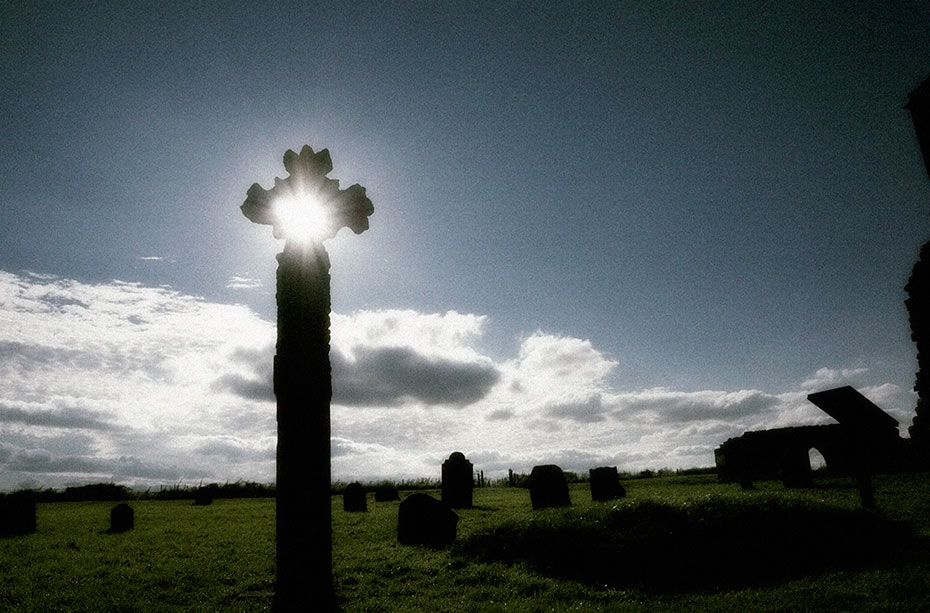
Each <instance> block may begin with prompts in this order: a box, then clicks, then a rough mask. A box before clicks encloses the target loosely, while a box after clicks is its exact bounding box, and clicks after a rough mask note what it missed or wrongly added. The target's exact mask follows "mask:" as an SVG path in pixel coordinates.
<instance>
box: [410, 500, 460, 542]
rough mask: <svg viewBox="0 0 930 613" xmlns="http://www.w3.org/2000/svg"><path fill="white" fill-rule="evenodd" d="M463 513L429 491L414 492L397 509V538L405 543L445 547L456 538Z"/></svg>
mask: <svg viewBox="0 0 930 613" xmlns="http://www.w3.org/2000/svg"><path fill="white" fill-rule="evenodd" d="M458 522H459V516H458V515H457V514H456V513H455V511H453V510H452V509H451V508H450V507H449V505H447V504H446V503H444V502H442V501H441V500H436V499H435V498H433V497H432V496H429V495H427V494H411V495H410V496H408V497H407V498H405V499H404V500H403V502H401V503H400V507H399V508H398V510H397V540H398V541H400V542H401V543H403V544H405V545H427V546H429V547H445V546H447V545H451V544H452V541H454V540H455V532H456V527H457V525H458Z"/></svg>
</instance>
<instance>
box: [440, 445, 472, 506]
mask: <svg viewBox="0 0 930 613" xmlns="http://www.w3.org/2000/svg"><path fill="white" fill-rule="evenodd" d="M473 475H474V468H473V466H472V463H471V462H469V461H468V460H467V459H465V456H464V455H463V454H462V453H461V452H459V451H456V452H454V453H453V454H452V455H450V456H449V459H448V460H446V461H445V462H443V463H442V501H443V502H444V503H446V504H447V505H449V506H450V507H452V508H453V509H470V508H471V506H472V486H473V485H474V476H473Z"/></svg>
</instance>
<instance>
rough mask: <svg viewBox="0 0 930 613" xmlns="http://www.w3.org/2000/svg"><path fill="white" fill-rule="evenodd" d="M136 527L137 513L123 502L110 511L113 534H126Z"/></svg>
mask: <svg viewBox="0 0 930 613" xmlns="http://www.w3.org/2000/svg"><path fill="white" fill-rule="evenodd" d="M134 527H135V512H134V511H133V510H132V507H131V506H129V505H128V504H126V503H125V502H121V503H119V504H118V505H116V506H115V507H113V508H112V509H110V530H109V532H111V533H116V532H126V531H127V530H132V529H133V528H134Z"/></svg>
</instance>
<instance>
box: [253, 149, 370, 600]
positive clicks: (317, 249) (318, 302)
mask: <svg viewBox="0 0 930 613" xmlns="http://www.w3.org/2000/svg"><path fill="white" fill-rule="evenodd" d="M284 168H285V170H287V171H288V173H289V176H288V177H287V178H286V179H280V178H278V177H275V180H274V187H273V188H271V189H270V190H266V189H263V188H262V187H261V186H260V185H259V184H258V183H255V184H253V185H252V187H250V188H249V190H248V192H247V194H246V195H247V197H246V199H245V202H244V203H243V204H242V207H241V208H242V213H243V214H244V215H245V216H246V217H247V218H249V220H250V221H253V222H255V223H259V224H268V225H271V226H272V230H273V233H274V236H275V238H284V239H285V244H284V251H283V252H282V253H279V254H278V256H277V258H278V278H277V303H278V342H277V346H276V355H275V358H274V392H275V396H276V398H277V403H278V406H277V419H278V450H277V468H276V473H277V475H276V502H275V507H276V534H277V536H276V543H277V554H276V556H277V559H276V579H275V597H274V609H275V610H277V611H291V610H301V611H303V610H319V611H327V610H335V609H337V605H336V598H335V593H334V591H333V577H332V564H333V559H332V528H331V523H332V511H331V506H330V504H331V503H330V476H331V473H330V416H329V405H330V400H331V399H332V379H331V370H330V362H329V341H330V334H329V324H330V320H329V316H330V293H329V281H330V277H329V256H328V255H327V253H326V249H325V248H324V247H323V241H324V240H326V239H328V238H332V237H333V236H335V235H336V233H337V232H338V231H339V230H340V229H341V228H342V227H348V228H350V229H351V230H352V231H353V232H355V233H356V234H360V233H362V232H364V231H365V230H367V229H368V216H369V215H371V214H372V213H373V212H374V207H373V206H372V203H371V200H369V199H368V197H367V196H366V195H365V188H364V187H362V186H360V185H358V184H356V185H352V186H351V187H349V188H347V189H344V190H340V189H339V181H337V180H335V179H330V178H328V177H327V176H326V175H327V174H328V173H329V172H330V171H332V169H333V162H332V160H331V159H330V156H329V151H328V150H327V149H323V150H322V151H320V152H318V153H314V152H313V149H311V148H310V147H309V146H306V145H305V146H304V147H303V149H301V150H300V153H299V154H298V153H294V152H293V151H291V150H288V151H287V152H286V153H285V154H284Z"/></svg>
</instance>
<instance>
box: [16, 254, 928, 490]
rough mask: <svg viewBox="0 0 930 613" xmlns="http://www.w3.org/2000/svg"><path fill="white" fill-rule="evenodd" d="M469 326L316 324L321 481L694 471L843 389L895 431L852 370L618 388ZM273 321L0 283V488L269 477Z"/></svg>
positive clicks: (891, 401) (168, 300)
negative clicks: (454, 471) (748, 382)
mask: <svg viewBox="0 0 930 613" xmlns="http://www.w3.org/2000/svg"><path fill="white" fill-rule="evenodd" d="M485 322H486V318H485V317H484V316H479V315H472V314H463V313H458V312H455V311H450V312H447V313H444V314H425V313H418V312H415V311H410V310H378V311H358V312H355V313H350V314H338V313H336V314H333V316H332V344H333V346H332V352H331V353H332V363H333V373H334V374H333V376H334V403H333V408H332V429H333V436H334V439H333V444H332V445H333V446H332V449H333V475H334V477H335V478H340V479H366V478H389V477H400V478H411V477H420V476H427V477H438V476H439V471H440V466H441V463H442V461H443V460H444V459H445V458H447V457H448V455H449V454H450V453H451V452H452V451H456V450H458V451H462V452H464V453H466V455H467V456H468V457H469V458H470V459H471V460H472V461H473V462H474V463H475V467H476V469H479V470H484V471H485V472H486V474H488V475H489V476H493V475H494V474H495V472H497V473H499V474H505V473H506V470H507V469H508V468H513V469H514V470H517V471H521V472H525V471H528V470H529V469H531V468H532V466H533V465H534V464H541V463H556V464H560V465H561V466H562V467H563V468H564V469H566V470H576V471H584V470H587V469H588V468H591V467H593V466H598V465H608V466H618V467H620V468H621V470H640V469H643V468H660V467H665V466H669V467H676V466H679V467H685V466H694V465H711V464H712V463H713V448H714V447H716V446H717V445H719V444H720V443H721V442H723V441H724V440H726V439H727V438H729V437H731V436H738V435H739V434H741V433H742V432H743V431H745V430H749V429H763V428H770V427H779V426H787V425H800V424H807V423H824V422H828V421H830V418H829V417H827V416H826V415H825V414H824V413H822V412H821V411H819V410H818V409H817V408H816V407H814V406H813V405H812V404H811V403H809V402H808V401H807V400H806V396H807V394H808V393H810V392H811V391H817V390H820V389H826V388H828V387H833V386H836V385H842V384H847V383H854V384H855V385H856V386H857V389H860V391H862V392H863V394H865V395H866V396H867V397H869V398H871V399H872V400H873V402H875V403H876V404H878V405H879V406H880V407H882V408H885V409H887V410H888V412H889V413H890V414H892V415H893V416H894V417H895V418H897V419H898V420H899V421H900V422H901V423H902V426H904V427H903V428H902V431H903V430H904V429H905V428H906V426H907V425H909V423H910V419H911V417H912V414H911V413H912V406H913V401H914V399H913V394H911V393H910V392H906V391H902V389H900V388H899V387H898V386H895V385H893V384H890V383H888V382H885V381H877V380H873V379H871V378H870V377H871V374H870V372H869V371H868V370H867V369H865V368H852V369H850V368H846V369H844V368H822V369H820V370H818V371H817V372H815V373H813V374H812V375H811V376H810V377H808V378H806V379H805V380H803V381H800V382H799V383H798V384H797V385H796V386H795V387H794V388H792V389H786V390H781V391H776V392H772V391H763V390H756V389H741V390H692V391H687V390H674V389H668V388H648V389H640V390H635V389H634V390H618V389H616V387H615V386H614V384H613V383H612V381H611V377H612V375H613V374H614V373H615V371H616V369H617V367H618V361H617V360H616V359H614V358H613V357H611V356H607V355H605V354H604V353H603V352H601V351H599V350H598V349H597V348H596V346H595V344H594V343H593V342H592V341H590V340H586V339H578V338H572V337H566V336H560V335H557V334H549V333H545V332H541V331H537V332H535V333H533V334H531V335H529V336H527V337H525V338H524V339H523V340H522V342H521V346H520V348H519V351H518V352H517V353H516V355H515V356H514V357H513V358H511V359H504V360H493V359H491V358H490V357H488V356H487V355H485V354H484V353H483V352H482V351H481V349H480V345H481V342H482V339H483V334H484V324H485ZM274 335H275V331H274V325H273V324H272V323H270V322H267V321H264V320H262V319H260V318H259V317H257V316H256V315H255V314H254V313H253V312H252V311H250V310H249V309H247V308H246V307H243V306H237V305H225V304H216V303H211V302H208V301H206V300H203V299H201V298H198V297H196V296H190V295H186V294H182V293H180V292H177V291H175V290H172V289H171V288H168V287H145V286H141V285H139V284H136V283H127V282H122V281H113V282H110V283H101V284H85V283H80V282H77V281H73V280H68V279H61V278H57V277H52V276H48V275H36V274H27V275H14V274H10V273H6V272H2V271H0V489H3V488H10V487H15V486H16V485H18V484H20V483H24V482H29V483H32V484H34V485H47V486H61V485H64V484H68V483H74V482H81V481H93V480H115V481H119V482H125V483H129V484H137V485H148V484H157V483H165V482H174V481H176V480H178V479H181V480H185V479H186V480H191V481H194V482H197V481H199V480H201V479H205V480H218V481H227V480H228V481H235V480H238V479H249V480H257V481H271V480H272V479H273V477H274V449H275V427H276V426H275V407H274V403H273V400H274V398H273V392H272V389H271V380H272V364H273V355H274Z"/></svg>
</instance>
